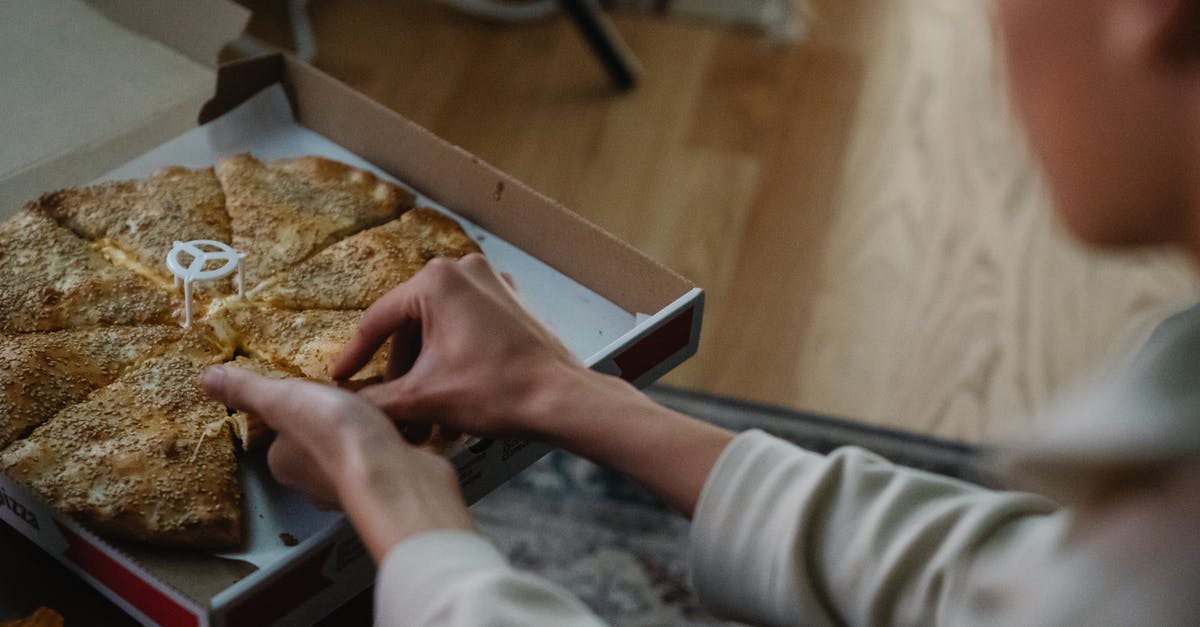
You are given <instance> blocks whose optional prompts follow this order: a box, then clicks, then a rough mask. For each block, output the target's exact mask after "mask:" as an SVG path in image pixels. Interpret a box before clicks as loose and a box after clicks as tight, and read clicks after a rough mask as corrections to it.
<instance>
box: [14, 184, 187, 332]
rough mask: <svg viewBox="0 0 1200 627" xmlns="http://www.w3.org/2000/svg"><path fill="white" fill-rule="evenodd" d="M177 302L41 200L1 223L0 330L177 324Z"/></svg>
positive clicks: (20, 330)
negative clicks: (111, 258)
mask: <svg viewBox="0 0 1200 627" xmlns="http://www.w3.org/2000/svg"><path fill="white" fill-rule="evenodd" d="M177 306H178V299H177V298H175V297H174V296H172V295H171V294H170V293H168V292H166V291H163V290H161V289H159V288H158V287H156V286H155V285H154V284H153V283H151V282H150V281H149V280H148V279H146V278H145V277H143V276H140V275H138V274H137V273H135V272H133V271H132V270H129V269H126V268H119V267H117V266H115V265H113V264H112V263H109V262H108V260H107V259H105V257H104V255H103V254H102V253H101V252H100V250H99V249H98V248H97V247H96V246H95V245H93V244H92V243H90V242H86V241H84V240H82V239H80V238H79V237H78V236H76V235H75V234H74V233H72V232H70V231H69V230H67V229H65V228H63V227H61V226H59V225H58V224H56V223H55V222H54V220H52V219H51V218H50V217H48V216H47V215H46V214H45V213H43V212H42V211H41V210H40V209H39V208H38V206H37V204H36V203H31V204H30V205H27V206H26V207H25V209H23V210H22V211H20V212H18V214H17V215H16V216H14V217H13V218H12V219H10V220H6V221H5V222H3V223H0V333H13V332H24V331H54V330H58V329H67V328H80V327H94V326H101V325H128V324H153V323H166V322H173V321H174V317H175V316H174V312H175V310H176V308H177Z"/></svg>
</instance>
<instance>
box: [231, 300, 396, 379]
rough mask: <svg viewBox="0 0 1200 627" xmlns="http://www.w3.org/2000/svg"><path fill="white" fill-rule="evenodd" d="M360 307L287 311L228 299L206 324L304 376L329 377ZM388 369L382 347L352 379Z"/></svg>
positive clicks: (256, 354)
mask: <svg viewBox="0 0 1200 627" xmlns="http://www.w3.org/2000/svg"><path fill="white" fill-rule="evenodd" d="M361 318H362V312H361V311H337V310H322V309H314V310H310V311H287V310H281V309H272V308H270V307H260V306H257V305H254V304H252V303H249V302H246V301H228V302H226V303H225V307H224V308H223V309H221V310H219V311H217V312H215V313H214V314H212V315H210V316H209V319H208V320H207V323H208V324H209V325H210V326H211V327H213V329H214V330H215V331H216V333H217V335H218V336H220V337H235V338H237V342H238V347H239V348H240V349H241V350H242V351H243V352H245V353H247V354H249V355H251V356H253V357H257V358H259V359H262V360H264V361H267V362H270V363H273V364H277V365H278V366H279V367H281V368H282V369H283V370H285V371H294V372H297V373H299V374H300V375H302V376H305V377H307V378H309V379H315V380H317V381H325V382H330V381H332V379H331V377H330V376H329V369H330V367H331V366H332V365H333V361H334V359H336V358H337V356H338V355H339V354H341V352H342V349H343V348H345V346H346V343H347V342H349V341H350V339H351V338H352V337H354V332H355V331H356V330H357V329H358V323H359V320H360V319H361ZM386 368H387V348H386V347H385V348H384V349H381V350H380V351H379V353H378V354H376V356H375V358H374V359H373V360H372V361H371V363H369V364H368V365H367V367H366V368H364V369H363V370H362V372H360V373H359V374H358V376H357V377H356V379H360V380H362V379H373V378H380V377H382V376H383V375H384V373H385V372H386Z"/></svg>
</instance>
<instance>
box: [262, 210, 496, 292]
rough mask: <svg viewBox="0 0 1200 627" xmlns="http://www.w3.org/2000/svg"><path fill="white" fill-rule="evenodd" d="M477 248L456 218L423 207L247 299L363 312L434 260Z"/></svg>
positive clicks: (333, 250) (331, 251)
mask: <svg viewBox="0 0 1200 627" xmlns="http://www.w3.org/2000/svg"><path fill="white" fill-rule="evenodd" d="M477 252H480V251H479V245H478V244H476V243H475V240H473V239H471V238H470V237H469V236H468V235H467V234H466V233H464V232H463V230H462V228H460V227H459V226H458V223H457V222H455V221H454V220H452V219H450V218H448V217H446V216H444V215H442V214H440V213H438V212H437V211H434V210H433V209H428V208H425V207H417V208H415V209H413V210H411V211H409V212H407V213H405V214H404V215H403V216H402V217H401V218H400V219H399V220H392V221H391V222H388V223H387V224H384V225H382V226H377V227H375V228H373V229H369V230H366V231H363V232H362V233H359V234H357V235H355V236H353V237H348V238H346V239H344V240H342V241H340V242H338V243H337V244H334V245H332V246H330V247H329V248H326V249H325V250H323V251H321V252H319V253H317V254H316V255H313V256H312V257H311V258H309V259H308V260H307V261H304V262H303V263H300V264H299V265H297V266H296V267H295V268H293V269H291V270H289V271H287V272H284V273H281V274H280V275H278V276H276V277H275V278H274V279H272V280H270V281H268V282H267V283H265V284H263V285H261V286H260V287H259V288H258V289H256V290H255V291H254V292H253V293H251V297H252V298H254V299H255V300H259V301H262V302H265V303H267V304H270V305H272V306H275V307H283V308H287V309H363V308H366V307H369V306H370V305H371V303H373V302H375V301H376V300H377V299H378V298H379V297H380V296H383V295H384V294H385V293H387V292H388V291H389V290H391V289H392V288H393V287H395V286H397V285H399V284H400V283H403V282H404V281H407V280H408V279H410V278H412V276H413V275H414V274H416V273H417V271H418V270H420V269H421V268H423V267H424V266H425V264H426V263H428V262H429V260H430V259H433V258H434V257H451V258H454V259H459V258H462V257H465V256H466V255H468V254H470V253H477Z"/></svg>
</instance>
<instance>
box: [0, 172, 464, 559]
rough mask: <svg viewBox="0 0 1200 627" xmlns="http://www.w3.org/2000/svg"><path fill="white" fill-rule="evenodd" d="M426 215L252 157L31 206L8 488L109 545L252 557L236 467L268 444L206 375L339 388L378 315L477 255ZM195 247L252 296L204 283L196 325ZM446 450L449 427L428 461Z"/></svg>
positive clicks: (6, 259) (13, 299)
mask: <svg viewBox="0 0 1200 627" xmlns="http://www.w3.org/2000/svg"><path fill="white" fill-rule="evenodd" d="M414 204H415V203H414V196H413V195H412V194H410V193H409V192H407V191H405V190H404V189H402V188H401V187H399V186H397V185H394V184H392V183H389V182H386V181H383V180H381V179H379V178H378V177H377V176H375V175H374V174H371V173H369V172H366V171H365V170H360V169H357V168H353V167H351V166H348V165H345V164H342V163H338V162H335V161H331V160H328V159H323V158H320V157H311V156H309V157H297V158H291V159H282V160H277V161H270V162H266V163H264V162H261V161H259V160H257V159H255V158H254V157H252V156H250V155H234V156H231V157H228V158H224V159H221V160H220V161H219V162H218V163H217V164H216V165H215V167H213V168H199V169H187V168H180V167H169V168H165V169H163V170H160V171H158V172H156V173H154V174H153V175H151V176H149V177H147V178H145V179H140V180H133V181H117V182H111V183H103V184H99V185H93V186H88V187H81V188H72V189H65V190H60V191H57V192H53V193H50V194H46V195H43V196H42V197H41V198H39V199H38V200H35V201H33V202H31V203H29V204H27V205H26V206H25V207H24V208H23V209H22V210H21V211H19V212H18V213H17V214H16V215H15V216H13V217H12V218H10V219H9V220H7V221H5V222H3V223H0V363H3V369H2V370H0V472H2V473H4V474H6V475H7V476H8V477H10V478H12V479H14V480H16V481H18V482H21V483H23V484H25V485H27V486H28V487H30V488H31V489H32V490H34V491H35V492H37V493H38V494H39V495H40V496H41V497H42V498H43V499H45V500H46V502H48V503H49V504H50V505H51V506H53V507H55V508H56V509H58V510H59V511H61V512H63V513H66V514H68V515H70V516H72V517H74V518H75V519H76V520H78V521H79V522H81V523H83V524H84V525H87V526H89V527H90V528H92V529H94V530H96V531H97V532H99V533H101V534H103V535H107V536H109V537H113V538H120V539H128V540H136V541H141V542H145V543H149V544H151V545H162V546H179V547H199V548H209V549H215V548H221V549H229V548H234V547H237V546H239V545H240V544H241V542H242V522H241V521H242V517H243V516H244V513H243V511H242V510H243V504H242V501H243V494H242V487H241V485H240V484H239V479H238V472H237V468H238V456H239V455H241V454H244V451H252V450H255V449H258V448H261V447H262V446H263V445H265V444H266V443H267V442H269V441H270V438H271V433H270V431H269V430H268V429H267V428H266V426H265V425H264V424H263V422H262V421H261V420H259V419H257V418H256V417H255V416H253V415H250V414H247V413H245V412H239V411H233V410H230V409H228V408H226V407H225V406H223V405H221V404H219V403H216V402H214V401H212V400H211V399H209V398H208V397H207V396H206V395H205V394H204V392H203V391H202V390H201V389H200V388H199V386H198V382H199V378H200V375H201V373H202V372H203V370H204V369H205V368H207V367H209V366H211V365H213V364H218V363H232V364H234V365H236V366H239V367H244V368H248V369H250V370H253V371H255V372H258V373H260V374H262V375H264V376H269V377H274V378H288V377H303V378H307V379H311V380H315V381H318V382H322V383H326V384H331V385H332V384H334V383H335V382H333V381H332V380H331V378H330V376H329V369H330V367H331V365H332V361H333V359H334V358H335V357H336V356H337V355H338V354H339V353H340V352H341V350H342V347H343V346H344V345H345V343H346V342H347V341H348V340H349V339H350V337H351V336H352V335H353V333H354V331H355V330H356V329H357V327H358V323H359V321H360V319H361V317H362V313H363V310H364V309H365V308H366V307H368V306H369V305H370V304H371V303H372V302H373V301H374V300H375V299H377V298H378V297H379V296H381V295H382V294H383V293H385V292H386V291H387V290H389V289H391V288H392V287H394V286H395V285H398V284H400V283H402V282H403V281H406V280H408V279H409V278H411V277H412V276H413V275H414V274H415V273H416V272H417V271H418V270H419V269H420V268H421V267H422V266H423V265H424V264H425V263H427V262H428V261H429V260H430V259H433V258H434V257H438V256H448V257H455V258H457V257H462V256H464V255H466V254H469V253H472V252H478V251H479V247H478V246H477V245H476V244H475V242H474V241H473V240H472V239H471V238H470V237H469V236H468V235H467V234H466V233H465V232H464V231H463V230H462V228H461V227H460V226H459V225H458V223H457V222H456V221H454V220H453V219H451V218H449V217H447V216H444V215H443V214H441V213H438V212H437V211H435V210H432V209H427V208H413V205H414ZM185 239H192V240H195V239H200V240H215V241H220V242H225V243H229V244H232V246H233V247H234V248H236V249H237V250H239V251H240V252H243V253H245V254H246V257H245V260H244V271H245V274H246V287H247V288H253V289H248V291H247V293H246V295H245V296H244V297H243V296H239V295H237V294H236V291H235V290H233V289H232V283H231V282H229V281H214V282H212V283H210V284H207V285H205V284H198V285H197V286H196V287H197V288H198V289H197V290H196V292H197V298H196V300H195V302H193V311H194V316H195V317H194V321H193V324H192V325H191V326H190V328H187V329H184V328H182V326H181V324H180V323H181V321H182V290H181V289H180V287H179V286H177V285H176V284H175V281H174V277H173V276H172V275H171V274H170V273H169V271H168V270H167V268H166V267H165V257H166V256H167V254H168V252H169V251H170V250H171V249H172V247H173V246H174V243H175V241H176V240H185ZM255 286H257V288H255ZM386 367H387V350H386V348H384V349H382V350H381V351H380V352H379V354H377V355H376V356H375V359H374V360H373V361H372V362H371V363H370V364H369V365H368V366H367V368H365V369H364V370H363V372H362V373H360V374H359V375H358V377H357V378H356V379H355V380H354V381H351V382H338V384H340V385H343V386H347V387H350V388H351V389H357V388H359V387H362V386H364V385H367V384H369V383H371V382H376V381H378V380H379V379H380V378H381V377H382V376H383V375H384V373H385V372H386ZM426 437H427V438H428V434H426ZM445 444H446V438H444V437H441V436H438V435H437V434H436V429H435V430H434V437H433V438H432V440H431V443H430V444H429V445H430V446H434V447H444V446H445Z"/></svg>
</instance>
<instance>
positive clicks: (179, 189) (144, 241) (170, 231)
mask: <svg viewBox="0 0 1200 627" xmlns="http://www.w3.org/2000/svg"><path fill="white" fill-rule="evenodd" d="M38 202H39V204H40V206H41V208H42V210H44V211H45V212H46V213H47V214H49V215H50V216H51V217H52V218H54V219H55V220H57V221H58V222H59V223H60V224H62V225H63V226H65V227H67V228H69V229H71V230H72V231H74V232H75V233H76V234H77V235H79V236H80V237H83V238H86V239H90V240H92V241H96V242H100V243H103V244H106V245H109V246H112V247H114V248H116V249H118V250H119V251H121V252H122V253H124V254H125V255H126V256H127V259H123V260H121V261H123V262H124V263H125V264H126V265H130V266H136V267H137V268H138V269H139V270H141V271H142V272H143V273H146V274H149V275H150V276H153V277H155V278H156V279H157V280H158V281H159V282H160V283H161V284H174V277H173V276H172V275H171V273H170V271H169V270H167V266H166V257H167V253H169V252H170V251H171V247H172V245H173V244H174V243H175V242H176V241H190V240H216V241H219V242H225V243H229V241H230V240H231V233H230V229H229V214H227V213H226V212H225V194H224V192H222V191H221V184H220V182H219V181H217V177H216V174H215V173H214V172H213V169H212V168H203V169H198V170H189V169H187V168H181V167H168V168H163V169H161V170H159V171H158V172H155V173H154V174H153V175H152V176H150V177H148V178H145V179H141V180H133V181H118V182H113V183H103V184H100V185H93V186H91V187H82V188H71V189H64V190H60V191H57V192H53V193H50V194H46V195H44V196H42V198H41V199H40V200H39V201H38ZM226 286H228V283H227V282H226Z"/></svg>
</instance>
